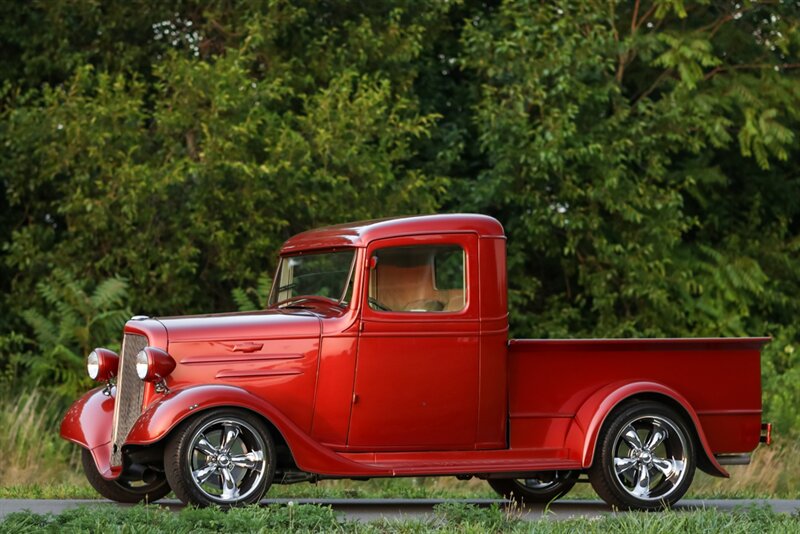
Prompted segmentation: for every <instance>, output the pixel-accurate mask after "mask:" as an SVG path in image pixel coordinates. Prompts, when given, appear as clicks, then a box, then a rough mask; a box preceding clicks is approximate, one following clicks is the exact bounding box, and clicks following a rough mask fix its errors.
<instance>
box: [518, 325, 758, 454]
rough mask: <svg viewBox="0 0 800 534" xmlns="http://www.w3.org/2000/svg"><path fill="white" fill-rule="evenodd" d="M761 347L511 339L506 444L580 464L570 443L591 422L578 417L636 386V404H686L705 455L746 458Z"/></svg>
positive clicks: (728, 341)
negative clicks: (563, 455)
mask: <svg viewBox="0 0 800 534" xmlns="http://www.w3.org/2000/svg"><path fill="white" fill-rule="evenodd" d="M768 341H769V338H694V339H581V340H574V339H573V340H561V339H553V340H540V339H514V340H511V341H510V342H509V361H508V376H509V382H508V385H509V417H510V419H509V445H510V447H511V448H512V449H515V448H523V449H530V448H532V449H539V448H559V447H565V448H567V449H569V455H570V457H574V458H575V459H582V460H583V461H584V462H585V460H586V458H581V457H582V456H585V455H587V454H590V452H591V451H586V450H585V448H584V447H583V444H582V441H581V440H580V439H578V437H576V436H585V434H586V433H587V432H589V431H590V429H589V428H588V427H589V426H590V425H591V424H593V423H592V422H591V421H589V420H588V419H587V418H586V417H583V416H582V414H583V413H587V414H588V413H590V412H592V413H594V412H597V411H598V410H600V411H601V412H602V410H601V406H600V405H601V404H602V403H603V402H606V403H607V402H608V401H607V400H605V399H607V398H608V395H611V394H612V392H614V391H615V390H618V389H620V390H621V388H623V389H626V390H627V391H635V390H637V387H638V389H639V390H641V393H639V395H638V396H639V398H653V397H660V396H661V393H659V391H663V392H667V391H670V392H674V393H675V394H677V396H678V398H683V399H685V401H686V403H687V404H688V405H689V406H690V410H689V411H691V410H693V411H694V412H695V414H696V418H697V420H698V421H699V426H700V427H701V429H699V430H700V432H701V433H702V434H704V435H705V436H707V438H708V439H707V447H708V448H709V449H710V452H711V453H712V454H714V455H718V454H735V453H745V452H749V451H752V450H753V449H754V448H755V447H756V446H757V445H758V443H759V438H760V432H761V367H760V349H761V347H762V346H763V345H764V344H765V343H767V342H768ZM636 384H639V386H635V385H636ZM632 385H633V386H632ZM656 386H658V387H656ZM664 399H665V400H666V396H664ZM684 411H686V410H684ZM687 416H688V417H689V418H690V419H691V418H692V417H693V414H687ZM594 424H595V425H596V422H595V423H594ZM576 449H581V450H576Z"/></svg>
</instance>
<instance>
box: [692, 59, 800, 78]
mask: <svg viewBox="0 0 800 534" xmlns="http://www.w3.org/2000/svg"><path fill="white" fill-rule="evenodd" d="M775 67H778V68H779V69H781V70H791V69H800V63H742V64H740V65H721V66H719V67H714V68H713V69H711V70H710V71H708V72H707V73H706V74H705V76H703V80H704V81H708V80H710V79H711V78H713V77H714V76H716V75H717V74H720V73H722V72H728V71H733V70H758V69H769V68H775Z"/></svg>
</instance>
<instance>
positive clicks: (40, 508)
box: [0, 499, 800, 521]
mask: <svg viewBox="0 0 800 534" xmlns="http://www.w3.org/2000/svg"><path fill="white" fill-rule="evenodd" d="M290 502H291V503H293V504H320V505H325V506H332V507H333V509H334V510H335V511H336V512H337V513H339V514H340V515H341V516H342V517H343V518H346V519H350V520H358V521H374V520H378V519H381V518H389V519H403V518H405V519H422V518H426V517H430V516H432V514H433V507H434V506H436V505H437V504H441V503H443V502H447V501H445V500H441V499H430V500H428V499H426V500H423V499H296V500H295V499H293V500H289V499H264V500H263V501H261V503H262V504H288V503H290ZM457 502H462V503H466V504H474V505H477V506H490V505H492V504H495V503H497V504H500V505H505V504H507V503H506V502H505V501H501V500H494V499H469V500H459V501H457ZM102 504H112V503H111V501H106V500H99V499H96V500H90V499H86V500H80V499H74V500H43V499H4V500H0V519H2V518H3V517H5V516H6V514H10V513H12V512H19V511H23V510H30V511H31V512H36V513H39V514H44V513H48V512H51V513H55V514H57V513H60V512H62V511H64V510H67V509H69V508H75V507H77V506H97V505H102ZM159 504H161V505H164V506H168V507H169V508H171V509H172V510H180V509H181V508H183V505H182V504H181V503H180V502H178V501H175V500H163V501H159ZM752 504H758V505H764V504H767V505H769V506H770V507H771V508H772V509H773V510H774V511H776V512H781V513H794V512H798V513H800V500H778V499H770V500H750V499H740V500H722V499H708V500H691V499H689V500H684V501H680V502H679V503H678V504H677V505H676V506H675V507H674V509H675V510H693V509H697V508H705V509H709V508H713V509H716V510H720V511H723V512H730V511H732V510H733V509H734V508H736V507H739V506H749V505H752ZM118 506H131V505H125V504H119V505H118ZM520 513H521V514H522V517H524V518H525V519H528V520H536V519H542V518H545V517H546V518H548V519H568V518H570V517H599V516H602V515H606V514H611V513H614V512H613V511H612V510H611V508H609V506H608V505H606V504H604V503H602V502H600V501H570V500H564V501H559V502H555V503H553V504H551V505H550V507H549V509H548V510H547V511H545V509H544V507H542V506H535V507H534V506H532V507H528V508H524V509H522V510H520Z"/></svg>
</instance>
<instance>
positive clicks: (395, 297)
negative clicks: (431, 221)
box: [369, 245, 466, 312]
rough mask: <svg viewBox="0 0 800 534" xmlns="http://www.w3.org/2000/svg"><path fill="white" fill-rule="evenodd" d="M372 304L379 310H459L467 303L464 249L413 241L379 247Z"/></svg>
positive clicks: (371, 296) (370, 291)
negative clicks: (411, 243) (406, 244)
mask: <svg viewBox="0 0 800 534" xmlns="http://www.w3.org/2000/svg"><path fill="white" fill-rule="evenodd" d="M374 256H375V258H376V260H377V262H376V264H375V268H374V269H373V270H372V273H371V274H370V279H369V307H370V308H372V309H373V310H377V311H400V312H456V311H460V310H463V309H464V307H465V305H466V295H465V291H464V290H465V286H466V284H465V271H464V261H465V253H464V249H463V248H461V247H460V246H458V245H412V246H405V247H389V248H382V249H379V250H377V251H375V253H374Z"/></svg>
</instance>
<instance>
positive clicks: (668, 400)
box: [603, 392, 720, 476]
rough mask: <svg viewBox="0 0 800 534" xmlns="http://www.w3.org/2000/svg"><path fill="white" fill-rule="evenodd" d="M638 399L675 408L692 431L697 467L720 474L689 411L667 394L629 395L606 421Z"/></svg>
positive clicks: (612, 411)
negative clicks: (702, 441) (701, 440)
mask: <svg viewBox="0 0 800 534" xmlns="http://www.w3.org/2000/svg"><path fill="white" fill-rule="evenodd" d="M640 401H653V402H658V403H661V404H664V405H665V406H669V407H670V408H672V409H673V410H675V411H676V412H677V413H678V415H680V416H681V417H682V418H683V420H684V422H685V423H686V426H687V427H689V429H690V431H691V433H692V436H691V437H692V444H693V445H694V449H695V451H697V452H696V453H695V456H696V458H697V467H698V468H699V469H700V470H701V471H703V472H704V473H708V474H709V475H712V476H720V475H719V473H718V472H717V470H716V469H715V468H714V466H713V464H712V463H711V459H710V458H709V457H708V454H707V453H706V450H705V448H704V447H703V444H702V443H700V434H699V431H698V429H697V427H696V425H695V424H694V421H693V420H692V417H691V415H689V412H688V411H686V408H684V407H683V405H682V404H681V403H680V402H678V401H676V400H675V399H673V398H672V397H670V396H668V395H664V394H661V393H654V392H645V393H636V394H634V395H631V396H630V397H628V398H626V399H624V400H622V401H620V402H619V403H618V404H617V405H616V406H614V409H613V410H611V412H609V417H606V421H609V420H610V415H611V414H612V413H614V412H615V411H617V410H618V409H620V408H622V407H624V406H626V405H628V404H630V403H633V402H640ZM605 424H606V423H605V422H604V423H603V426H605Z"/></svg>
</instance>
